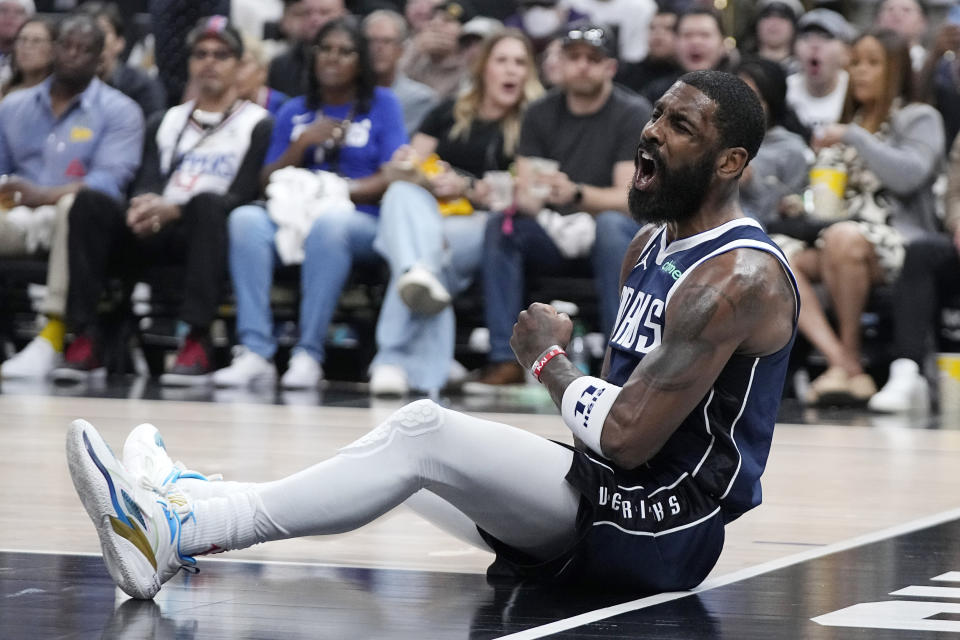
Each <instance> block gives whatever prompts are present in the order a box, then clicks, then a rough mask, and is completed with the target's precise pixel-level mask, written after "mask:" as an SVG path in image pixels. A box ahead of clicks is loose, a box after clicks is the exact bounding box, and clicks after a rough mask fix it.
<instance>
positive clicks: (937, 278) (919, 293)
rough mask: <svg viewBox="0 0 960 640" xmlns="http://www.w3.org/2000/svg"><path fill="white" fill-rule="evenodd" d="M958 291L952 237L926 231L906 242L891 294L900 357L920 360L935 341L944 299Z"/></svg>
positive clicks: (958, 264)
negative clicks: (900, 270) (901, 268)
mask: <svg viewBox="0 0 960 640" xmlns="http://www.w3.org/2000/svg"><path fill="white" fill-rule="evenodd" d="M957 291H960V255H958V253H957V248H956V246H955V245H954V244H953V240H952V238H950V237H949V236H946V235H943V234H929V235H926V236H923V237H921V238H918V239H916V240H913V241H912V242H910V244H908V245H907V253H906V257H905V258H904V262H903V271H902V272H901V274H900V279H899V280H898V281H897V284H896V287H895V293H894V305H893V326H894V342H895V346H896V350H897V355H898V356H899V357H904V358H910V359H912V360H916V361H917V362H918V363H921V364H922V363H923V361H924V358H925V357H926V356H927V354H928V353H930V348H931V346H932V345H933V344H934V341H935V340H936V335H935V332H936V327H937V313H939V311H940V305H941V301H942V300H943V298H944V297H945V296H947V295H952V294H953V293H956V292H957Z"/></svg>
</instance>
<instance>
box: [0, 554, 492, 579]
mask: <svg viewBox="0 0 960 640" xmlns="http://www.w3.org/2000/svg"><path fill="white" fill-rule="evenodd" d="M477 551H483V550H482V549H479V548H478V549H477ZM0 553H28V554H34V555H40V556H44V555H46V556H87V557H91V558H100V557H103V554H101V553H95V552H91V551H57V550H54V549H6V548H0ZM488 553H489V552H488ZM200 557H201V560H200V562H202V563H203V564H207V563H211V562H212V563H216V564H263V565H271V566H278V567H316V568H320V569H367V570H370V571H409V572H416V573H456V574H458V575H464V576H474V575H476V576H483V575H484V573H483V572H479V571H477V572H470V571H459V570H453V569H450V570H448V569H426V568H422V567H378V566H374V565H369V564H337V563H333V562H304V561H298V560H256V559H247V558H243V559H239V558H207V557H204V556H200ZM490 557H491V558H493V555H492V554H491V556H490Z"/></svg>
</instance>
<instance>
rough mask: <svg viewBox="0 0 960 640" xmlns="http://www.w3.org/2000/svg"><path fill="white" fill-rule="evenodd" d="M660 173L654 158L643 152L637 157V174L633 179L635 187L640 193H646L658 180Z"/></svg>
mask: <svg viewBox="0 0 960 640" xmlns="http://www.w3.org/2000/svg"><path fill="white" fill-rule="evenodd" d="M658 172H659V167H658V166H657V161H656V160H654V158H653V156H651V155H650V154H649V153H647V152H646V151H641V152H640V155H639V156H637V172H636V175H635V176H634V179H633V186H634V187H635V188H636V189H637V190H638V191H646V190H647V189H648V188H649V187H650V185H651V184H653V181H654V180H656V178H657V173H658Z"/></svg>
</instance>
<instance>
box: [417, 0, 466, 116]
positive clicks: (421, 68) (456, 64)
mask: <svg viewBox="0 0 960 640" xmlns="http://www.w3.org/2000/svg"><path fill="white" fill-rule="evenodd" d="M474 15H476V14H475V13H474V11H473V7H472V6H471V5H470V4H469V3H468V2H466V0H447V1H446V2H441V3H439V4H437V5H436V6H435V7H434V8H433V13H432V14H431V15H430V19H429V20H428V21H427V23H426V24H425V25H424V27H423V29H421V30H420V32H419V33H417V35H416V36H414V38H413V42H412V43H411V46H410V48H409V49H407V53H406V55H405V56H404V58H403V60H402V61H401V62H400V68H401V69H402V70H403V73H405V74H406V75H407V76H408V77H409V78H412V79H413V80H416V81H417V82H422V83H423V84H425V85H427V86H428V87H430V88H431V89H433V90H434V91H436V92H437V95H438V96H439V98H440V99H441V100H442V99H443V98H446V97H450V96H453V95H454V94H455V93H456V92H457V90H458V89H459V88H460V83H461V82H462V80H463V77H464V76H465V75H466V66H467V65H466V60H465V58H464V56H463V52H462V51H461V50H460V34H461V32H462V31H463V25H464V24H466V22H467V21H469V20H470V19H471V18H473V16H474Z"/></svg>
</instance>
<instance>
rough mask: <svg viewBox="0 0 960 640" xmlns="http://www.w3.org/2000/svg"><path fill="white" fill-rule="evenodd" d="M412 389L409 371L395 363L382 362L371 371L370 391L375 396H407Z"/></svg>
mask: <svg viewBox="0 0 960 640" xmlns="http://www.w3.org/2000/svg"><path fill="white" fill-rule="evenodd" d="M408 391H410V385H409V384H407V372H406V371H404V370H403V367H399V366H397V365H395V364H380V365H377V366H375V367H374V368H373V370H372V371H371V372H370V393H371V394H372V395H375V396H405V395H407V392H408Z"/></svg>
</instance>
